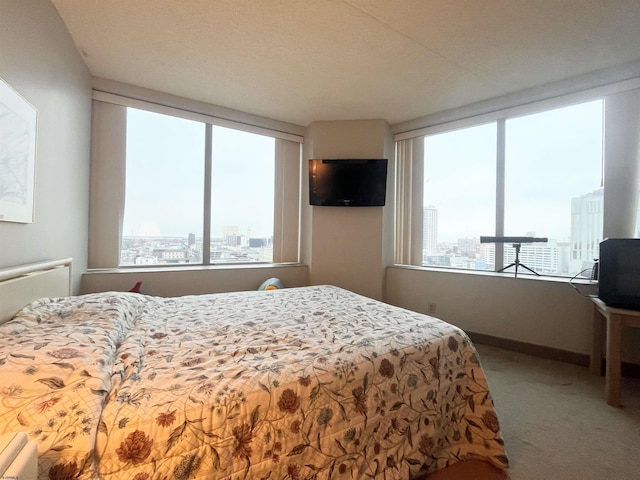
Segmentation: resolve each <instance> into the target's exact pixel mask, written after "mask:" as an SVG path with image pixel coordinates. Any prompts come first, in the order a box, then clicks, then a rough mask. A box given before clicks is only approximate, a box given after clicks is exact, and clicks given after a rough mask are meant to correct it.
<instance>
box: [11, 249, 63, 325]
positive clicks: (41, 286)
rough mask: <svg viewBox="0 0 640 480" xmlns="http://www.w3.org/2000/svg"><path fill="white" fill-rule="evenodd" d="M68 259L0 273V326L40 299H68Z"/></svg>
mask: <svg viewBox="0 0 640 480" xmlns="http://www.w3.org/2000/svg"><path fill="white" fill-rule="evenodd" d="M71 264H72V259H71V258H63V259H60V260H48V261H44V262H38V263H31V264H28V265H19V266H17V267H9V268H4V269H0V324H2V323H5V322H7V321H9V320H11V319H12V318H13V316H14V315H15V314H16V313H17V312H18V311H19V310H20V309H21V308H22V307H24V306H25V305H28V304H29V303H30V302H32V301H33V300H37V299H38V298H42V297H65V296H68V295H71V291H72V290H71V280H72V276H71Z"/></svg>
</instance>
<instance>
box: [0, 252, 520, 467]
mask: <svg viewBox="0 0 640 480" xmlns="http://www.w3.org/2000/svg"><path fill="white" fill-rule="evenodd" d="M60 267H61V265H57V266H56V265H55V264H52V263H47V264H46V268H44V271H45V272H49V274H51V272H54V273H55V275H57V277H56V278H55V279H54V280H53V284H54V286H57V288H59V283H60V281H61V280H60V272H59V270H60ZM62 268H64V269H66V271H65V273H64V274H65V275H70V264H63V265H62ZM20 271H21V272H22V273H21V274H20V275H19V277H20V278H19V279H18V280H16V279H9V280H7V279H6V278H5V281H4V282H3V283H5V284H6V283H8V282H14V283H15V282H16V281H21V282H23V281H24V282H25V283H26V284H27V285H28V283H27V282H29V281H33V278H30V277H31V276H32V274H31V273H29V274H27V275H24V274H23V272H24V270H20ZM5 277H6V275H5ZM1 278H3V277H2V275H1V274H0V279H1ZM62 282H63V283H64V282H66V284H65V287H64V288H66V289H67V291H68V289H69V280H68V278H67V279H66V280H62ZM11 288H12V290H11V294H10V295H11V298H12V299H15V298H16V297H18V295H16V293H15V288H16V287H15V285H14V286H12V287H11ZM18 290H19V291H21V292H26V293H24V294H25V295H26V296H27V297H28V296H29V295H31V294H32V293H31V292H32V291H33V289H32V287H29V286H26V287H24V288H19V289H18ZM54 290H55V289H54ZM5 295H6V293H5V291H4V290H3V285H0V302H2V301H3V300H4V299H5ZM20 298H21V297H20ZM25 300H26V299H25ZM18 301H23V300H18ZM9 316H11V317H14V316H13V313H11V314H10V315H9ZM0 401H1V407H0V434H2V433H8V432H15V431H24V432H26V433H27V434H28V435H29V437H30V439H32V440H36V441H37V442H38V451H39V459H38V462H39V478H41V479H52V480H59V479H68V478H83V479H84V478H87V479H88V478H103V479H134V480H147V479H177V480H186V479H189V478H208V479H244V478H250V479H291V480H297V479H329V478H331V479H337V478H346V479H350V478H380V479H382V478H384V479H409V478H417V477H419V476H424V475H425V474H427V473H429V472H432V471H435V470H437V469H440V468H442V467H445V466H447V465H450V464H453V463H455V462H458V461H460V460H466V459H483V460H486V461H487V462H490V463H492V464H493V465H495V466H497V467H500V468H506V467H507V465H508V459H507V456H506V454H505V449H504V442H503V439H502V435H501V432H500V427H499V422H498V417H497V414H496V412H495V409H494V405H493V402H492V398H491V394H490V392H489V389H488V386H487V382H486V379H485V376H484V373H483V370H482V367H481V365H480V362H479V359H478V355H477V353H476V351H475V349H474V347H473V345H472V344H471V342H470V341H469V339H468V337H467V336H466V335H465V333H464V332H463V331H461V330H460V329H458V328H456V327H454V326H452V325H449V324H447V323H444V322H442V321H440V320H438V319H435V318H432V317H429V316H426V315H422V314H418V313H415V312H412V311H409V310H405V309H402V308H398V307H395V306H391V305H388V304H385V303H382V302H378V301H375V300H372V299H370V298H366V297H363V296H359V295H357V294H355V293H352V292H349V291H347V290H343V289H340V288H338V287H334V286H311V287H301V288H291V289H281V290H273V291H255V292H235V293H225V294H211V295H198V296H186V297H175V298H160V297H152V296H147V295H142V294H138V293H129V292H127V293H122V292H104V293H98V294H88V295H77V296H72V295H68V294H67V295H61V296H59V295H58V296H48V295H41V293H38V298H36V299H34V300H33V301H29V302H25V306H24V308H21V309H20V310H19V312H18V313H16V314H15V317H14V318H12V319H11V320H9V321H7V322H6V323H4V324H3V325H0Z"/></svg>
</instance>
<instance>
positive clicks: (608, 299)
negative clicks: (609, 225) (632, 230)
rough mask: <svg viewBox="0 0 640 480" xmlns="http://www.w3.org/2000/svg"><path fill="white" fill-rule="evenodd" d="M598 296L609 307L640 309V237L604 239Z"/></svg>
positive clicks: (599, 261) (599, 270)
mask: <svg viewBox="0 0 640 480" xmlns="http://www.w3.org/2000/svg"><path fill="white" fill-rule="evenodd" d="M598 298H600V300H602V301H603V302H604V303H606V304H607V305H608V306H609V307H614V308H626V309H631V310H640V238H607V239H605V240H603V241H602V242H600V259H599V260H598Z"/></svg>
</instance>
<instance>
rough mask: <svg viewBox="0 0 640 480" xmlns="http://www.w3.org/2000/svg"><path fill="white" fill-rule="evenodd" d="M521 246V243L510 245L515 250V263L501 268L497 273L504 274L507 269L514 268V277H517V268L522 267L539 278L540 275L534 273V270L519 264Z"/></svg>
mask: <svg viewBox="0 0 640 480" xmlns="http://www.w3.org/2000/svg"><path fill="white" fill-rule="evenodd" d="M521 246H522V244H521V243H514V244H513V245H512V247H513V248H515V249H516V259H515V261H514V262H513V263H512V264H510V265H507V266H506V267H504V268H502V269H500V270H498V271H499V272H504V271H505V270H506V269H507V268H511V267H516V275H515V276H516V277H517V276H518V267H522V268H524V269H525V270H529V271H530V272H531V273H533V274H535V275H538V276H540V274H539V273H538V272H536V271H535V270H532V269H530V268H529V267H527V266H526V265H525V264H524V263H521V262H520V247H521Z"/></svg>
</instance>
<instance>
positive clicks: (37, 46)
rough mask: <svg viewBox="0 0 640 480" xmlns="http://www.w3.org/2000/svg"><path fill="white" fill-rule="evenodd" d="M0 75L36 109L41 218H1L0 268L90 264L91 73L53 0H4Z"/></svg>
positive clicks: (77, 273) (77, 278)
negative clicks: (69, 260) (65, 260)
mask: <svg viewBox="0 0 640 480" xmlns="http://www.w3.org/2000/svg"><path fill="white" fill-rule="evenodd" d="M0 25H1V27H2V28H0V46H1V47H0V77H2V78H3V79H4V80H5V81H6V82H7V83H8V84H9V85H11V87H13V88H14V89H15V90H16V91H18V93H20V94H21V95H22V96H23V97H24V98H25V99H26V100H27V101H28V102H29V103H31V104H32V105H33V106H34V107H35V108H36V110H37V111H38V132H37V159H36V189H35V190H36V191H35V222H34V223H32V224H18V223H8V222H0V267H7V266H12V265H17V264H23V263H31V262H37V261H40V260H46V259H53V258H62V257H73V259H74V289H75V290H76V291H77V289H78V288H79V283H80V275H81V274H82V272H83V271H84V270H85V268H86V265H87V221H88V220H87V218H88V190H89V145H90V126H91V90H90V86H89V81H90V77H89V73H88V70H87V68H86V66H85V64H84V62H83V61H82V59H81V57H80V55H79V54H78V52H77V50H76V48H75V46H74V44H73V42H72V41H71V37H70V36H69V34H68V32H67V30H66V29H65V26H64V24H63V22H62V19H61V18H60V17H59V16H58V13H57V11H56V10H55V8H54V7H53V5H52V4H51V2H49V1H45V0H3V1H2V2H0Z"/></svg>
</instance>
